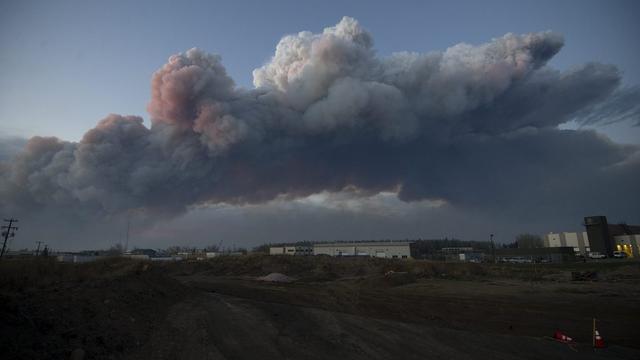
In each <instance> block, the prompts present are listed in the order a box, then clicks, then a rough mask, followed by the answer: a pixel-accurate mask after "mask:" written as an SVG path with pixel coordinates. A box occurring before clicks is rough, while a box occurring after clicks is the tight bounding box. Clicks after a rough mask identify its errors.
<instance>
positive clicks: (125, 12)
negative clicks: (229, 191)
mask: <svg viewBox="0 0 640 360" xmlns="http://www.w3.org/2000/svg"><path fill="white" fill-rule="evenodd" d="M638 13H640V2H637V1H519V2H513V1H484V2H479V1H467V2H464V1H463V2H460V1H446V2H444V1H443V2H429V1H394V2H372V1H348V2H347V1H322V2H315V3H313V5H311V3H309V4H303V3H302V2H300V1H268V2H267V1H238V0H236V1H190V2H185V3H184V4H183V3H182V2H179V3H178V2H174V1H135V2H131V1H109V2H105V1H91V0H90V1H6V0H5V1H2V3H0V79H2V80H1V81H2V86H0V133H2V134H4V135H19V136H32V135H53V136H58V137H61V138H63V139H67V140H78V139H80V137H81V136H82V134H83V133H84V132H85V131H86V130H87V129H89V128H91V127H92V126H94V125H95V123H96V122H97V121H98V120H100V119H101V118H103V117H105V116H106V115H107V114H109V113H120V114H135V115H141V116H143V117H144V118H145V120H146V121H147V122H148V115H147V113H146V111H145V107H146V104H147V102H148V100H149V97H150V94H149V92H150V90H149V89H150V86H149V82H150V78H151V75H152V73H153V72H154V71H155V70H156V69H157V68H159V67H160V66H161V65H162V64H163V63H164V62H165V61H166V59H167V58H168V57H169V56H170V55H171V54H174V53H177V52H182V51H185V50H187V49H189V48H191V47H199V48H201V49H203V50H205V51H207V52H212V53H217V54H220V55H221V56H222V57H223V63H224V65H225V66H226V68H227V70H228V72H229V73H230V75H231V76H232V77H233V79H234V80H235V81H236V83H237V84H238V85H240V86H245V87H249V86H252V76H251V71H252V70H253V69H254V68H256V67H259V66H261V65H262V64H263V63H265V62H266V61H267V60H268V59H269V58H270V57H271V55H272V54H273V51H274V48H275V45H276V44H277V42H278V40H279V39H280V38H281V37H282V36H283V35H285V34H289V33H295V32H298V31H302V30H310V31H313V32H318V31H320V30H321V29H323V28H324V27H326V26H331V25H333V24H335V23H336V22H337V21H338V20H339V19H340V18H341V17H342V16H344V15H348V16H352V17H355V18H356V19H358V20H359V21H360V23H361V24H363V26H364V27H366V28H367V29H368V30H369V31H370V32H371V33H372V34H373V36H374V39H375V47H376V49H377V51H378V53H379V54H381V55H388V54H391V53H393V52H396V51H416V52H428V51H432V50H440V49H444V48H446V47H449V46H451V45H454V44H456V43H459V42H467V43H472V44H477V43H482V42H486V41H488V40H490V39H491V38H493V37H497V36H501V35H503V34H505V33H507V32H514V33H526V32H532V31H540V30H554V31H557V32H559V33H562V34H563V35H564V36H565V40H566V45H565V47H564V49H563V50H562V51H561V52H560V54H558V55H557V56H556V57H555V58H554V59H553V60H552V62H551V65H552V66H554V67H557V68H560V69H565V68H568V67H570V66H572V65H575V64H581V63H585V62H588V61H598V62H604V63H612V64H615V65H617V66H618V67H619V68H620V69H621V70H622V71H623V73H624V82H625V84H627V85H637V84H640V70H639V69H638V64H640V42H639V41H637V34H640V22H638V21H637V14H638ZM599 130H600V131H602V132H605V133H606V134H608V135H610V136H611V137H612V138H614V139H615V140H617V141H621V142H637V141H638V140H637V139H640V129H638V128H637V127H636V128H632V127H631V126H629V124H616V125H614V126H609V127H606V128H600V129H599Z"/></svg>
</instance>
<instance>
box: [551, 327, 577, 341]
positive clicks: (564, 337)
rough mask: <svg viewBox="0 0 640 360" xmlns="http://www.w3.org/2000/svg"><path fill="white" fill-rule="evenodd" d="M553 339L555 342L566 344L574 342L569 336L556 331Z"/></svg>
mask: <svg viewBox="0 0 640 360" xmlns="http://www.w3.org/2000/svg"><path fill="white" fill-rule="evenodd" d="M553 338H554V339H555V340H558V341H561V342H566V343H568V342H571V341H573V339H572V338H570V337H569V336H567V335H566V334H564V333H563V332H562V331H560V330H556V332H555V333H553Z"/></svg>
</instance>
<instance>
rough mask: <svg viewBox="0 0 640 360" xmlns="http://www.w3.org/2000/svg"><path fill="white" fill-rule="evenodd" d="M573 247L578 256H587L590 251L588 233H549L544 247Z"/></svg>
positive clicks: (545, 237)
mask: <svg viewBox="0 0 640 360" xmlns="http://www.w3.org/2000/svg"><path fill="white" fill-rule="evenodd" d="M567 246H568V247H572V248H573V251H575V252H576V254H579V255H583V256H586V255H587V254H588V253H589V252H590V251H591V249H590V246H589V237H588V236H587V232H586V231H583V232H561V233H553V232H551V233H548V234H547V235H545V236H544V247H567Z"/></svg>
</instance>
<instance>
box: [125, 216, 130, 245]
mask: <svg viewBox="0 0 640 360" xmlns="http://www.w3.org/2000/svg"><path fill="white" fill-rule="evenodd" d="M130 227H131V215H127V241H126V242H125V244H124V252H127V250H129V228H130Z"/></svg>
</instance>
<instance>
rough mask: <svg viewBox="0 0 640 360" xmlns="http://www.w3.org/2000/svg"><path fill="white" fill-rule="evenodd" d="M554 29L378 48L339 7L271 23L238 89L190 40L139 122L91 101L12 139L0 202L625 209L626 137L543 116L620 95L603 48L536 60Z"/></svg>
mask: <svg viewBox="0 0 640 360" xmlns="http://www.w3.org/2000/svg"><path fill="white" fill-rule="evenodd" d="M562 46H563V38H562V37H561V36H560V35H558V34H555V33H552V32H541V33H534V34H526V35H514V34H507V35H505V36H503V37H501V38H497V39H493V40H491V41H490V42H488V43H486V44H482V45H478V46H473V45H468V44H458V45H455V46H453V47H451V48H449V49H447V50H445V51H442V52H432V53H427V54H418V53H398V54H394V55H392V56H390V57H386V58H381V57H379V56H376V53H375V51H374V48H373V39H372V37H371V35H370V34H369V33H368V32H367V31H365V30H364V29H363V28H362V27H361V26H360V25H359V24H358V23H357V21H356V20H354V19H351V18H347V17H345V18H343V19H342V20H341V21H340V22H339V23H338V24H337V25H336V26H335V27H330V28H327V29H325V30H324V31H323V32H322V33H321V34H312V33H310V32H301V33H298V34H294V35H289V36H285V37H284V38H283V39H282V40H281V41H280V43H279V44H278V45H277V47H276V52H275V55H274V56H273V58H272V59H271V60H270V61H269V62H268V63H267V64H265V65H264V66H263V67H261V68H259V69H256V70H254V73H253V75H254V85H255V88H254V89H243V88H239V87H236V86H235V85H234V82H233V80H232V79H231V78H230V77H229V76H228V74H227V73H226V71H225V68H224V66H223V65H222V62H221V58H220V57H218V56H215V55H209V54H206V53H204V52H202V51H200V50H198V49H191V50H189V51H187V52H185V53H182V54H178V55H174V56H172V57H171V58H170V59H169V61H168V63H167V64H166V65H164V66H163V67H162V68H161V69H159V70H158V71H157V72H156V73H155V74H154V75H153V79H152V97H151V100H150V102H149V104H148V111H149V114H150V115H151V121H152V124H151V127H150V128H147V127H145V126H144V124H143V121H142V119H141V118H139V117H135V116H120V115H109V116H108V117H107V118H105V119H103V120H102V121H100V122H99V123H98V125H97V126H96V127H95V128H93V129H91V130H89V131H88V132H87V133H86V134H85V135H84V137H83V138H82V140H81V141H80V142H78V143H71V142H65V141H61V140H59V139H55V138H46V137H34V138H32V139H30V140H29V141H28V143H27V144H26V146H25V148H24V151H23V152H22V153H20V154H19V155H18V156H17V157H15V158H14V159H13V160H12V161H10V162H8V163H5V164H4V165H2V166H3V168H2V170H3V171H2V174H3V175H2V176H1V177H0V194H1V196H2V199H3V203H2V205H0V206H1V207H2V212H3V213H4V214H15V216H23V217H24V216H36V215H35V214H48V215H47V216H48V217H47V219H49V218H51V217H50V216H53V218H55V215H52V214H62V215H59V217H65V218H74V216H81V219H83V220H86V221H89V219H109V218H115V217H118V216H119V215H121V214H124V213H130V212H131V211H135V212H136V213H139V214H142V213H143V214H145V216H148V217H150V218H152V217H155V218H157V217H158V216H173V215H176V214H181V213H183V212H185V211H186V210H187V208H188V207H190V206H194V205H203V204H204V205H206V204H216V203H228V204H249V203H263V202H266V201H269V200H272V199H274V198H277V197H279V198H289V199H294V198H300V197H305V196H308V195H311V194H315V193H320V192H323V191H326V192H329V193H334V192H340V191H345V189H351V190H353V189H357V191H358V193H359V194H361V196H367V195H373V194H377V193H379V192H381V191H392V192H397V194H398V197H399V198H400V199H402V200H404V201H417V200H422V199H430V200H438V201H443V202H445V203H447V204H448V205H449V206H452V207H454V208H455V207H458V208H461V209H467V210H468V211H471V212H473V211H487V212H491V213H495V214H502V215H505V216H506V217H507V218H511V217H513V218H514V219H516V220H518V221H527V220H526V219H527V218H528V219H531V221H539V219H540V218H544V217H547V218H548V217H552V216H558V217H561V216H564V218H566V217H568V216H571V217H573V216H577V217H578V218H579V217H580V216H582V215H584V214H587V213H589V212H594V213H601V212H602V211H609V210H612V211H614V212H616V213H619V214H624V213H633V214H637V213H640V212H639V211H638V210H639V206H638V201H637V199H638V198H640V196H639V195H640V191H639V190H638V187H637V179H638V178H640V160H639V159H640V156H639V151H640V149H639V148H638V147H637V146H623V145H619V144H616V143H613V142H611V141H610V140H608V139H607V138H605V137H603V136H601V135H599V134H597V133H595V132H593V131H572V130H564V131H561V130H559V129H558V127H557V126H558V125H559V124H562V123H564V122H567V121H569V120H574V119H578V121H581V122H583V123H591V122H593V121H596V120H593V119H595V118H591V117H593V116H596V115H594V114H595V113H598V114H600V115H598V116H601V117H604V118H607V119H610V118H612V117H623V116H626V115H624V114H627V113H629V112H632V113H633V112H635V113H637V103H634V102H633V99H634V98H633V97H631V98H627V97H626V95H625V94H626V92H625V91H626V90H621V89H620V83H621V74H620V73H619V71H618V69H617V68H616V67H615V66H612V65H603V64H598V63H588V64H585V65H580V66H576V67H574V68H572V69H570V70H568V71H564V72H561V71H557V70H554V69H552V68H549V67H548V66H546V64H547V62H548V61H549V60H550V59H551V58H552V57H553V56H554V55H555V54H556V53H558V51H560V49H561V48H562ZM634 91H637V89H636V90H634ZM590 111H591V112H590ZM603 114H604V115H603ZM598 121H600V120H598ZM605 121H607V120H605ZM612 121H613V120H612ZM595 189H597V190H595ZM620 194H625V195H624V196H621V195H620ZM57 209H62V210H61V211H60V212H59V211H58V210H57ZM73 214H78V215H73ZM100 221H103V220H100Z"/></svg>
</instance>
